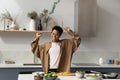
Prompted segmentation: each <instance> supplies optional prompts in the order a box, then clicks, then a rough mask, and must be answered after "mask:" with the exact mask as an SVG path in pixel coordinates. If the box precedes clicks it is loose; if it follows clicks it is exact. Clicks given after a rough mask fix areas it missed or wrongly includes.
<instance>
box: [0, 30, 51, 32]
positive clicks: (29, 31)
mask: <svg viewBox="0 0 120 80" xmlns="http://www.w3.org/2000/svg"><path fill="white" fill-rule="evenodd" d="M0 32H50V31H45V30H42V31H26V30H0Z"/></svg>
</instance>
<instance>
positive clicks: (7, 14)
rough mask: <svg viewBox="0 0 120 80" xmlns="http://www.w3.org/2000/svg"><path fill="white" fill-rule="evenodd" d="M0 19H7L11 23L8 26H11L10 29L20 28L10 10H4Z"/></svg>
mask: <svg viewBox="0 0 120 80" xmlns="http://www.w3.org/2000/svg"><path fill="white" fill-rule="evenodd" d="M0 20H1V21H2V20H4V21H5V20H7V21H8V24H10V25H7V28H9V27H10V30H18V29H19V28H18V27H17V25H16V20H15V19H14V18H13V17H12V16H11V14H10V12H9V11H8V10H7V9H5V10H3V12H2V13H1V15H0ZM4 27H5V25H4Z"/></svg>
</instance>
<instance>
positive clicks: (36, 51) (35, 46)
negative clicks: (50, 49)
mask: <svg viewBox="0 0 120 80" xmlns="http://www.w3.org/2000/svg"><path fill="white" fill-rule="evenodd" d="M38 42H39V38H35V39H34V40H33V41H32V42H31V48H32V52H33V54H34V55H35V56H37V57H40V49H39V43H38Z"/></svg>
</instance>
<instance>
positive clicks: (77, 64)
mask: <svg viewBox="0 0 120 80" xmlns="http://www.w3.org/2000/svg"><path fill="white" fill-rule="evenodd" d="M72 64H73V65H75V66H100V65H99V64H96V63H72Z"/></svg>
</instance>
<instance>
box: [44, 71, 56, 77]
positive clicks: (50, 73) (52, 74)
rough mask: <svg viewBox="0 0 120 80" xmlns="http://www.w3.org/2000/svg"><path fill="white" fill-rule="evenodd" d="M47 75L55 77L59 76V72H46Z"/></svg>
mask: <svg viewBox="0 0 120 80" xmlns="http://www.w3.org/2000/svg"><path fill="white" fill-rule="evenodd" d="M44 76H45V77H54V76H57V74H56V73H55V72H48V73H45V74H44Z"/></svg>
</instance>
